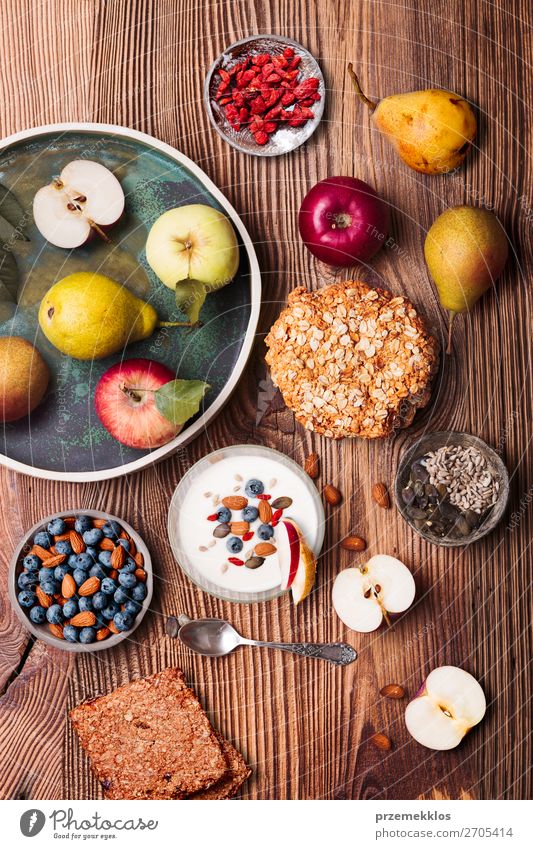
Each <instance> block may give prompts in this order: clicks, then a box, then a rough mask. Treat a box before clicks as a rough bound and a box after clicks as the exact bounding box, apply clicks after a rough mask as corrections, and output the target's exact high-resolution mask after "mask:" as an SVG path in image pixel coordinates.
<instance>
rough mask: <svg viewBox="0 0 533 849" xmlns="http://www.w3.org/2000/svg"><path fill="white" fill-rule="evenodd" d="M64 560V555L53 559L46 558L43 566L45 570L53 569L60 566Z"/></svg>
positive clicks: (57, 555)
mask: <svg viewBox="0 0 533 849" xmlns="http://www.w3.org/2000/svg"><path fill="white" fill-rule="evenodd" d="M66 559H67V555H66V554H56V555H54V557H48V558H47V559H46V560H43V566H45V567H46V568H47V569H53V568H54V567H55V566H61V564H62V563H64V562H65V560H66Z"/></svg>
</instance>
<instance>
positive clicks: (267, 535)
mask: <svg viewBox="0 0 533 849" xmlns="http://www.w3.org/2000/svg"><path fill="white" fill-rule="evenodd" d="M257 536H258V537H259V539H265V540H267V539H272V537H273V536H274V528H273V527H272V525H259V527H258V529H257Z"/></svg>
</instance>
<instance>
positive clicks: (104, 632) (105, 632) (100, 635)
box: [96, 626, 111, 642]
mask: <svg viewBox="0 0 533 849" xmlns="http://www.w3.org/2000/svg"><path fill="white" fill-rule="evenodd" d="M110 633H111V631H110V630H109V628H106V627H105V626H104V627H103V628H99V629H98V631H97V632H96V640H97V642H100V640H105V638H106V637H108V636H109V634H110Z"/></svg>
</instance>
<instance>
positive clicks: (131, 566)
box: [120, 557, 138, 573]
mask: <svg viewBox="0 0 533 849" xmlns="http://www.w3.org/2000/svg"><path fill="white" fill-rule="evenodd" d="M137 568H138V567H137V564H136V562H135V560H134V559H133V557H128V559H127V560H126V562H125V563H124V566H123V567H122V569H121V570H120V571H121V572H124V573H127V572H135V570H136V569H137Z"/></svg>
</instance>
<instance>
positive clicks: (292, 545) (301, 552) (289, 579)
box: [276, 519, 316, 604]
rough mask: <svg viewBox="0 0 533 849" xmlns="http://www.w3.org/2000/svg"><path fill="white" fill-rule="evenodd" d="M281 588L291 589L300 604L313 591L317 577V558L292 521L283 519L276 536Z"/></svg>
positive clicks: (294, 598) (293, 597) (294, 599)
mask: <svg viewBox="0 0 533 849" xmlns="http://www.w3.org/2000/svg"><path fill="white" fill-rule="evenodd" d="M276 543H277V547H278V556H279V565H280V569H281V588H282V589H283V590H288V589H290V591H291V593H292V599H293V601H294V603H295V604H298V603H299V602H300V601H302V600H303V599H304V598H306V596H308V595H309V593H310V592H311V590H312V589H313V585H314V583H315V576H316V557H315V555H314V554H313V552H312V551H311V549H310V548H309V546H308V545H307V543H306V542H305V539H304V536H303V534H302V532H301V530H300V528H299V527H298V525H297V524H296V522H294V521H293V520H292V519H282V520H281V522H280V523H279V525H278V529H277V534H276Z"/></svg>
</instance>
